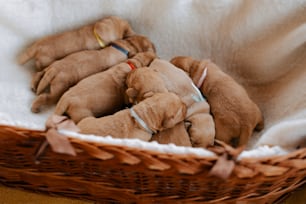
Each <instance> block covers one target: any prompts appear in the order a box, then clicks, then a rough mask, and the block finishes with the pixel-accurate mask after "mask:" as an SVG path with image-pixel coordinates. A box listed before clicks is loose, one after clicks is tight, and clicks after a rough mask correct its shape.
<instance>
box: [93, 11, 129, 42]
mask: <svg viewBox="0 0 306 204" xmlns="http://www.w3.org/2000/svg"><path fill="white" fill-rule="evenodd" d="M94 29H95V31H96V32H97V34H98V35H99V36H101V38H102V39H103V40H104V41H106V42H112V41H114V40H117V39H122V38H125V37H129V36H132V35H135V32H134V31H133V29H132V28H131V26H130V24H129V22H128V21H126V20H125V19H122V18H120V17H118V16H108V17H105V18H103V19H101V20H100V21H98V22H96V23H95V25H94Z"/></svg>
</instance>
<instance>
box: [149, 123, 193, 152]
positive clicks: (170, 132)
mask: <svg viewBox="0 0 306 204" xmlns="http://www.w3.org/2000/svg"><path fill="white" fill-rule="evenodd" d="M151 141H156V142H158V143H160V144H175V145H176V146H184V147H192V144H191V141H190V138H189V134H188V132H187V130H186V126H185V123H184V122H180V123H178V124H176V125H175V126H174V127H172V128H168V129H166V130H163V131H161V132H158V133H156V134H154V135H153V136H152V138H151Z"/></svg>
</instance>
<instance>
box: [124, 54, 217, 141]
mask: <svg viewBox="0 0 306 204" xmlns="http://www.w3.org/2000/svg"><path fill="white" fill-rule="evenodd" d="M126 84H127V87H128V89H127V91H126V93H127V95H128V96H129V98H130V101H131V102H135V101H136V102H139V101H141V100H143V99H145V98H148V97H150V96H151V95H153V94H154V93H156V92H168V91H169V92H173V93H176V94H177V95H178V96H180V98H181V99H182V101H183V102H184V103H185V104H186V105H187V115H186V118H185V122H188V123H189V124H191V125H189V126H188V129H187V131H188V134H189V137H190V141H191V144H192V146H194V147H206V146H208V145H212V144H213V143H214V136H215V126H214V122H213V118H212V116H211V115H210V113H209V105H208V104H207V102H206V101H205V100H204V99H203V96H202V95H201V93H200V91H199V90H198V89H197V88H196V87H195V86H194V84H193V82H192V80H191V79H190V77H189V76H188V75H187V74H186V73H184V71H182V70H180V69H178V68H177V67H175V66H173V65H172V64H171V63H169V62H167V61H165V60H160V59H155V60H153V62H152V63H151V64H150V66H149V68H142V69H137V70H134V71H133V72H130V73H129V74H128V77H127V80H126ZM182 135H183V133H182ZM187 146H188V145H187Z"/></svg>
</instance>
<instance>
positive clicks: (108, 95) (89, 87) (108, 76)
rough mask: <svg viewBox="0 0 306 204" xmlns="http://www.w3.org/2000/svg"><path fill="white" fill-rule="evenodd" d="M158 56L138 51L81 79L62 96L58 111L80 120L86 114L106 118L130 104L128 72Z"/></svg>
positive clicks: (86, 115)
mask: <svg viewBox="0 0 306 204" xmlns="http://www.w3.org/2000/svg"><path fill="white" fill-rule="evenodd" d="M155 57H156V55H155V53H154V52H142V53H138V54H136V55H135V56H134V57H133V58H131V59H128V60H127V61H126V62H122V63H120V64H117V65H115V66H113V67H111V68H109V69H108V70H106V71H103V72H100V73H97V74H94V75H91V76H89V77H87V78H85V79H83V80H81V81H80V82H79V83H78V84H76V85H75V86H73V87H72V88H70V89H69V90H68V91H67V92H65V93H64V95H63V96H62V97H61V98H60V100H59V102H58V104H57V105H56V108H55V114H56V115H63V114H65V115H67V116H69V117H70V118H71V119H72V120H73V121H74V122H75V123H78V122H79V121H80V120H81V119H83V118H85V117H89V116H94V117H102V116H105V115H108V114H113V113H114V112H116V111H118V110H120V109H122V108H123V107H124V105H125V104H126V102H125V98H126V97H125V90H126V87H125V80H126V76H127V74H128V73H129V72H130V71H131V70H133V69H136V68H139V67H144V66H147V65H149V64H150V63H151V61H152V60H153V59H154V58H155Z"/></svg>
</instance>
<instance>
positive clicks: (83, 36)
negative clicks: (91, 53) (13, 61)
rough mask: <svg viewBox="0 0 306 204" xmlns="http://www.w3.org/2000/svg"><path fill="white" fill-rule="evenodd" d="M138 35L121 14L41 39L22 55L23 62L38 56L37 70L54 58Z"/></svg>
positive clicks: (20, 60)
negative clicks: (120, 16)
mask: <svg viewBox="0 0 306 204" xmlns="http://www.w3.org/2000/svg"><path fill="white" fill-rule="evenodd" d="M132 35H134V31H133V30H132V28H131V27H130V25H129V23H128V22H127V21H126V20H123V19H121V18H119V17H117V16H110V17H106V18H103V19H102V20H100V21H98V22H96V23H95V24H92V25H87V26H84V27H81V28H79V29H76V30H71V31H67V32H64V33H60V34H57V35H53V36H49V37H46V38H43V39H41V40H38V41H37V42H35V43H34V44H33V45H32V46H31V47H29V48H28V49H26V51H25V52H23V53H22V54H21V55H20V57H19V62H20V63H21V64H24V63H26V62H27V61H29V60H30V59H32V58H34V59H35V61H36V68H37V70H42V69H44V68H45V67H46V66H48V65H50V64H51V63H52V62H53V61H55V60H58V59H61V58H63V57H65V56H67V55H69V54H71V53H74V52H78V51H82V50H94V49H99V48H104V47H105V46H107V45H108V44H109V43H110V42H113V41H115V40H117V39H122V38H125V37H129V36H132Z"/></svg>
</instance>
